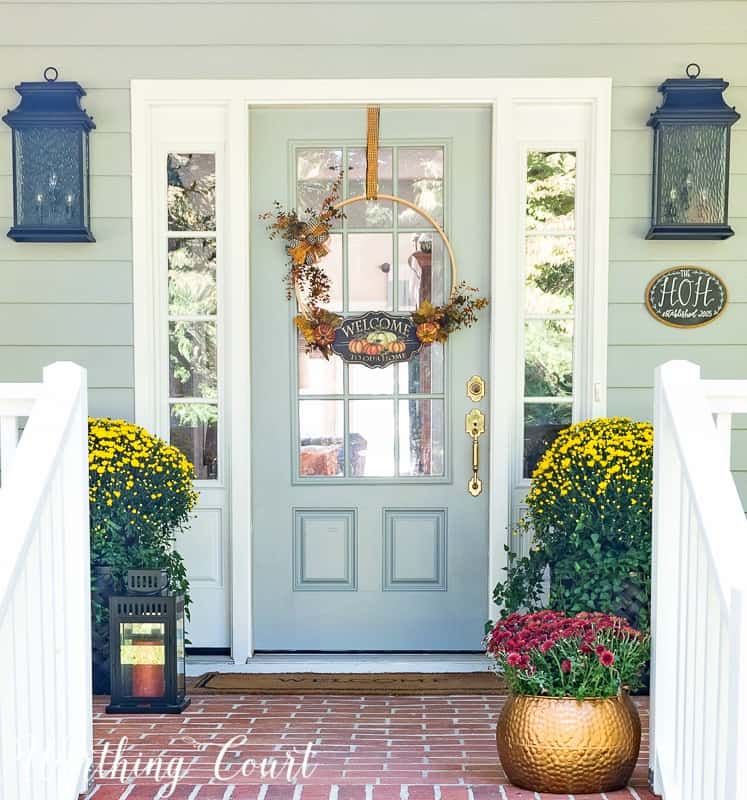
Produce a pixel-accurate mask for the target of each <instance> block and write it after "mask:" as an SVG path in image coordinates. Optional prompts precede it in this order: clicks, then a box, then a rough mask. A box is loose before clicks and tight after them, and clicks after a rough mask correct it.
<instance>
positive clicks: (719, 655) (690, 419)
mask: <svg viewBox="0 0 747 800" xmlns="http://www.w3.org/2000/svg"><path fill="white" fill-rule="evenodd" d="M733 413H747V381H704V380H701V379H700V369H699V368H698V367H697V366H696V365H694V364H690V363H688V362H685V361H671V362H669V363H667V364H664V365H663V366H661V367H659V368H658V370H657V373H656V394H655V408H654V521H653V524H654V531H653V548H654V549H653V553H654V554H653V610H652V614H653V657H652V686H651V704H652V707H651V769H652V771H653V784H654V789H655V791H657V792H659V793H661V794H663V796H664V798H665V800H705V799H706V798H713V800H744V799H745V798H747V521H746V520H745V514H744V509H743V507H742V503H741V502H740V499H739V495H738V493H737V489H736V486H735V483H734V480H733V477H732V475H731V472H730V470H729V458H730V457H729V450H730V448H729V443H730V439H731V414H733Z"/></svg>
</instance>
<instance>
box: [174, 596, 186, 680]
mask: <svg viewBox="0 0 747 800" xmlns="http://www.w3.org/2000/svg"><path fill="white" fill-rule="evenodd" d="M186 659H187V656H186V650H185V647H184V612H183V610H181V611H180V610H179V609H177V615H176V693H177V694H178V695H184V694H186V693H187V686H186V682H185V678H184V676H185V667H186Z"/></svg>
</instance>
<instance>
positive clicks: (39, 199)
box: [36, 192, 44, 224]
mask: <svg viewBox="0 0 747 800" xmlns="http://www.w3.org/2000/svg"><path fill="white" fill-rule="evenodd" d="M36 212H37V214H38V215H39V224H41V223H42V216H43V214H44V194H43V193H42V192H37V195H36Z"/></svg>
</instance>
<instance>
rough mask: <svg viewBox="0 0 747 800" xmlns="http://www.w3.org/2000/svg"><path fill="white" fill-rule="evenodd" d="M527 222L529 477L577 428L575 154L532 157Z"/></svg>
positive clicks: (525, 435)
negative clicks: (560, 438) (564, 434)
mask: <svg viewBox="0 0 747 800" xmlns="http://www.w3.org/2000/svg"><path fill="white" fill-rule="evenodd" d="M525 191H526V206H525V218H524V225H525V227H524V245H525V250H524V254H525V255H524V258H525V261H524V337H523V341H524V345H523V364H524V390H523V414H524V419H523V437H522V438H523V472H522V474H523V476H524V478H529V477H530V476H531V474H532V471H533V470H534V468H535V466H536V465H537V462H538V461H539V459H540V458H541V456H542V454H543V453H544V452H545V450H546V449H547V447H548V445H549V444H550V443H551V442H552V441H553V439H554V438H555V437H556V436H557V435H558V433H559V432H560V431H561V430H562V429H563V428H565V427H567V426H568V425H570V424H571V422H572V421H573V404H574V397H575V392H576V386H575V382H574V344H575V338H574V324H575V308H576V303H575V290H576V154H575V153H573V152H557V151H556V152H545V151H529V153H528V154H527V161H526V183H525Z"/></svg>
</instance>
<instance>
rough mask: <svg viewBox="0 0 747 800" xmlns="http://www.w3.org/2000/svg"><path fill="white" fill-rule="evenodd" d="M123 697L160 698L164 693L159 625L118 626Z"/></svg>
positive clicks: (162, 634)
mask: <svg viewBox="0 0 747 800" xmlns="http://www.w3.org/2000/svg"><path fill="white" fill-rule="evenodd" d="M119 636H120V651H119V660H120V664H121V675H122V686H121V692H122V695H123V696H124V697H161V696H163V694H164V693H165V691H166V625H165V623H163V622H120V625H119Z"/></svg>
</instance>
